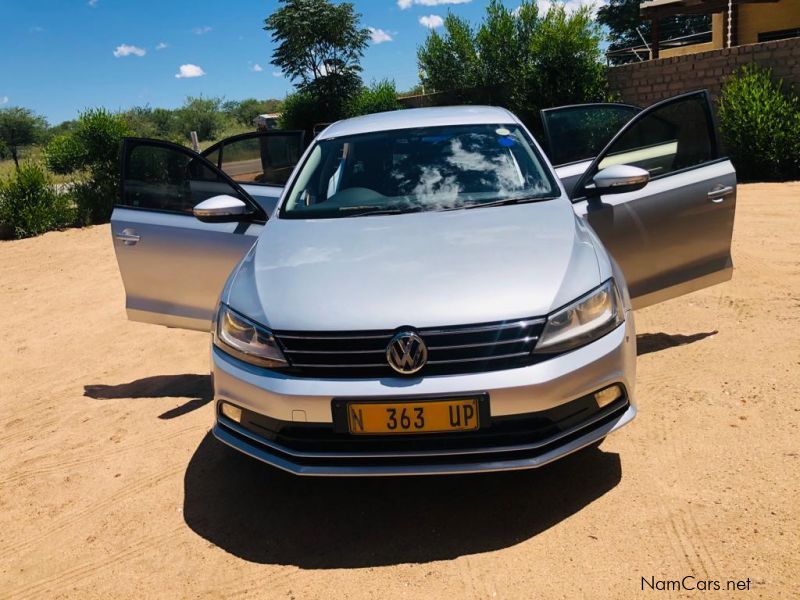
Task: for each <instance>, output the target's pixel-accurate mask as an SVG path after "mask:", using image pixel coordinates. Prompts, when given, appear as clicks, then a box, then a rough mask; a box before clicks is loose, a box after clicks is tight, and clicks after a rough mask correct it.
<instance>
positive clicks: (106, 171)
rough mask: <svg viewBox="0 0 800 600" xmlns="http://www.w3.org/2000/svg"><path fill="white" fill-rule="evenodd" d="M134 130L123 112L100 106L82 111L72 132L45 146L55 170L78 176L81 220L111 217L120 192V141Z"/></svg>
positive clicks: (76, 196) (75, 186) (74, 191)
mask: <svg viewBox="0 0 800 600" xmlns="http://www.w3.org/2000/svg"><path fill="white" fill-rule="evenodd" d="M132 133H133V132H132V131H131V130H130V127H129V126H128V122H127V121H126V119H125V117H124V116H123V115H119V114H113V113H110V112H108V111H107V110H105V109H102V108H97V109H91V110H87V111H86V112H84V113H82V114H81V115H80V118H79V119H78V122H77V125H76V127H75V129H74V130H73V131H72V132H70V133H66V134H63V135H59V136H56V137H54V138H53V139H52V140H50V142H49V143H48V144H47V146H46V147H45V151H44V155H45V160H46V162H47V166H48V167H49V168H50V170H51V171H53V172H54V173H60V174H74V175H75V177H76V180H75V181H74V182H73V185H72V188H71V191H72V194H73V196H74V199H75V203H76V205H77V208H78V221H79V222H81V223H84V224H88V223H105V222H107V221H108V219H109V218H110V217H111V210H112V208H113V206H114V199H115V198H117V197H118V196H119V168H120V167H119V152H120V145H121V143H122V138H124V137H125V136H127V135H131V134H132Z"/></svg>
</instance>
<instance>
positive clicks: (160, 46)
mask: <svg viewBox="0 0 800 600" xmlns="http://www.w3.org/2000/svg"><path fill="white" fill-rule="evenodd" d="M164 48H169V44H168V43H167V42H158V44H156V50H163V49H164Z"/></svg>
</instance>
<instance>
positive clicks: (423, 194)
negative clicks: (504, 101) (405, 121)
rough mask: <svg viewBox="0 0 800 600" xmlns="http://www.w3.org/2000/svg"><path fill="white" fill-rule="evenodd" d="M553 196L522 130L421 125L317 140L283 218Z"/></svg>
mask: <svg viewBox="0 0 800 600" xmlns="http://www.w3.org/2000/svg"><path fill="white" fill-rule="evenodd" d="M558 195H559V191H558V187H557V186H556V184H555V182H554V181H553V178H552V176H551V175H550V173H549V170H548V169H547V167H546V166H545V165H544V164H543V162H542V161H541V159H540V158H539V155H538V153H537V152H536V151H535V150H534V148H533V145H532V143H530V142H529V139H528V137H527V135H526V134H525V133H524V132H523V130H522V129H521V128H520V127H518V126H516V125H509V124H497V125H458V126H446V127H426V128H419V129H402V130H397V131H381V132H377V133H368V134H361V135H353V136H342V137H337V138H331V139H324V140H320V141H318V142H317V143H316V144H315V145H314V147H313V149H312V150H311V152H310V153H309V154H308V157H307V158H306V160H305V162H304V163H303V166H302V167H301V168H300V172H299V173H298V174H297V177H296V178H295V180H294V183H293V184H292V188H291V189H290V190H289V192H288V194H287V197H286V201H285V203H284V205H283V208H282V209H281V217H282V218H289V219H330V218H337V217H353V216H362V215H365V216H366V215H370V214H376V213H383V214H391V213H402V212H418V211H428V210H451V209H459V208H471V207H476V208H477V207H480V206H482V205H486V204H489V203H498V202H502V201H508V202H516V201H520V202H521V201H532V200H541V199H545V198H552V197H555V196H558Z"/></svg>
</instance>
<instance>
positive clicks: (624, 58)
mask: <svg viewBox="0 0 800 600" xmlns="http://www.w3.org/2000/svg"><path fill="white" fill-rule="evenodd" d="M641 2H642V0H610V1H609V3H608V4H606V5H605V6H601V7H600V8H599V9H598V11H597V22H598V23H600V25H603V26H605V27H607V28H608V31H609V37H610V39H611V43H610V44H609V47H608V50H609V51H610V52H613V51H615V50H623V49H625V48H630V47H632V46H641V45H642V44H643V42H642V38H644V39H645V40H647V43H648V44H649V43H650V36H651V28H650V21H645V20H643V19H642V17H641V15H640V13H639V5H640V4H641ZM659 28H660V30H661V31H662V32H663V33H662V35H666V36H667V37H669V38H674V37H681V36H685V35H691V34H693V33H700V32H703V31H709V29H710V28H711V18H710V17H708V16H707V15H694V16H691V15H689V16H677V17H668V18H666V19H662V20H660V21H659ZM636 60H638V59H637V58H636V55H635V54H628V55H619V56H613V55H612V57H611V62H612V63H614V64H621V63H626V62H632V61H636Z"/></svg>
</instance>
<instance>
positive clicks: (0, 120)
mask: <svg viewBox="0 0 800 600" xmlns="http://www.w3.org/2000/svg"><path fill="white" fill-rule="evenodd" d="M46 129H47V121H46V120H45V118H44V117H42V116H39V115H37V114H35V113H34V112H33V111H32V110H30V109H27V108H22V107H21V106H13V107H11V108H0V145H2V146H3V147H4V149H5V151H6V152H7V153H8V154H9V155H10V156H11V158H12V159H13V160H14V166H15V167H16V168H17V170H19V154H20V150H21V149H22V148H24V147H25V146H31V145H33V144H35V143H36V142H38V141H40V140H41V139H42V137H43V135H44V133H45V131H46Z"/></svg>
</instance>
